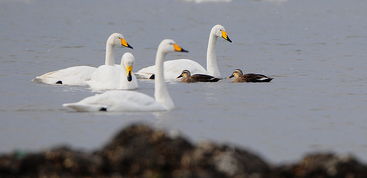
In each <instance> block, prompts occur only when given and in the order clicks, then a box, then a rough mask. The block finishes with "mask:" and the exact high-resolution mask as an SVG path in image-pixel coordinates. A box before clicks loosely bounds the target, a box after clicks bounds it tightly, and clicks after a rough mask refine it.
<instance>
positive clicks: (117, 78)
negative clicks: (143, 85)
mask: <svg viewBox="0 0 367 178" xmlns="http://www.w3.org/2000/svg"><path fill="white" fill-rule="evenodd" d="M134 61H135V57H134V56H133V55H132V54H131V53H129V52H127V53H125V54H124V55H122V57H121V65H113V66H110V65H102V66H99V67H98V68H97V70H96V71H95V72H93V74H92V76H91V80H89V81H86V82H87V84H88V85H89V87H90V88H91V89H92V90H93V91H100V90H113V89H124V90H129V89H136V88H138V81H137V79H136V77H135V75H134V74H133V65H134Z"/></svg>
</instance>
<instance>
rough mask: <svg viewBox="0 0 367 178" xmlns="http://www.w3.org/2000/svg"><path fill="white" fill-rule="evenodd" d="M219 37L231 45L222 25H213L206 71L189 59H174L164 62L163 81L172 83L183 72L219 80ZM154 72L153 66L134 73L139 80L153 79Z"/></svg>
mask: <svg viewBox="0 0 367 178" xmlns="http://www.w3.org/2000/svg"><path fill="white" fill-rule="evenodd" d="M219 37H221V38H223V39H225V40H227V41H228V42H231V43H232V40H231V39H230V38H229V37H228V34H227V32H226V29H225V28H224V27H223V26H222V25H219V24H218V25H215V26H213V28H212V29H211V31H210V34H209V41H208V49H207V57H206V61H207V65H206V67H207V68H206V69H205V68H204V67H203V66H201V65H200V64H199V63H198V62H196V61H194V60H191V59H176V60H169V61H166V62H164V67H165V71H164V74H165V80H166V81H174V80H177V76H179V75H180V74H181V72H182V71H183V70H189V71H191V73H193V74H206V75H211V76H213V77H216V78H220V77H221V74H220V72H219V67H218V63H217V55H216V53H215V45H216V43H217V40H218V38H219ZM155 72H156V68H155V66H149V67H145V68H143V69H140V70H139V71H138V72H136V75H137V76H138V78H140V79H154V74H155Z"/></svg>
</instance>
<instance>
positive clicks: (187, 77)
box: [177, 70, 220, 83]
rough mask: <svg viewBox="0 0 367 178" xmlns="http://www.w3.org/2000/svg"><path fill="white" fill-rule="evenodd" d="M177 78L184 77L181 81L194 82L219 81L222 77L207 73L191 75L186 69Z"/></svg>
mask: <svg viewBox="0 0 367 178" xmlns="http://www.w3.org/2000/svg"><path fill="white" fill-rule="evenodd" d="M177 78H182V79H181V82H186V83H193V82H218V81H219V80H220V79H219V78H215V77H213V76H210V75H205V74H194V75H191V73H190V71H188V70H184V71H182V73H181V75H180V76H178V77H177Z"/></svg>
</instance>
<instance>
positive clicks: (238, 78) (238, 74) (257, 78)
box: [228, 69, 273, 83]
mask: <svg viewBox="0 0 367 178" xmlns="http://www.w3.org/2000/svg"><path fill="white" fill-rule="evenodd" d="M233 77H234V79H233V80H232V82H235V83H242V82H270V81H271V80H273V78H270V77H267V76H265V75H262V74H252V73H249V74H243V72H242V70H241V69H236V70H235V71H234V72H233V73H232V75H231V76H229V77H228V78H233Z"/></svg>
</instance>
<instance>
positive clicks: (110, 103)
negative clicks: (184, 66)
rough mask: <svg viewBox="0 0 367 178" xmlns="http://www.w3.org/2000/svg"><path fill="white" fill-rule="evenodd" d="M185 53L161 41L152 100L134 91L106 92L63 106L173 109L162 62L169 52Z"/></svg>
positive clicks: (74, 107) (117, 109)
mask: <svg viewBox="0 0 367 178" xmlns="http://www.w3.org/2000/svg"><path fill="white" fill-rule="evenodd" d="M174 51H177V52H187V51H186V50H184V49H182V48H181V47H180V46H179V45H177V44H176V43H175V42H174V41H173V40H169V39H166V40H163V41H162V42H161V43H160V44H159V46H158V50H157V55H156V59H155V65H156V67H157V73H156V77H155V86H154V90H155V91H154V97H155V99H154V98H152V97H150V96H148V95H146V94H143V93H139V92H136V91H121V90H119V91H116V90H114V91H106V92H105V93H102V94H97V95H94V96H91V97H87V98H85V99H83V100H81V101H79V102H77V103H69V104H63V106H64V107H66V108H70V109H73V110H75V111H84V112H87V111H89V112H93V111H165V110H171V109H173V108H174V107H175V105H174V103H173V101H172V99H171V97H170V95H169V93H168V90H167V88H166V84H165V82H164V73H163V70H164V67H163V61H164V58H165V56H166V55H167V53H169V52H174Z"/></svg>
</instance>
